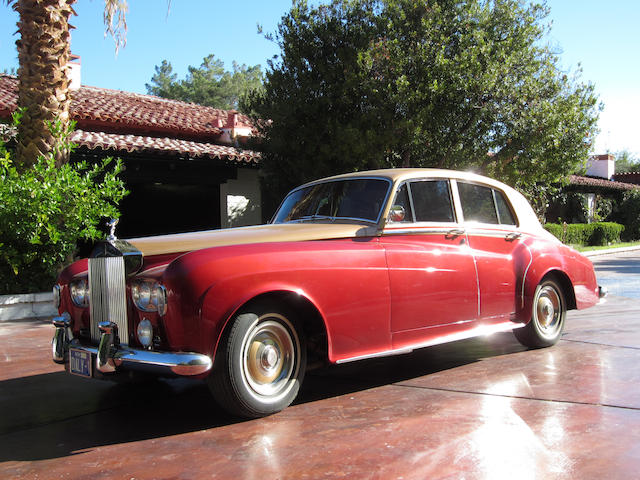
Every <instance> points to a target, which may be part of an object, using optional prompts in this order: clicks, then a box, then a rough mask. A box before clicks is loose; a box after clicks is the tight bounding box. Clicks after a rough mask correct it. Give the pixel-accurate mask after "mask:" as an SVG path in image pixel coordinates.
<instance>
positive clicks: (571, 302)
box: [517, 267, 576, 323]
mask: <svg viewBox="0 0 640 480" xmlns="http://www.w3.org/2000/svg"><path fill="white" fill-rule="evenodd" d="M547 279H552V280H554V281H555V282H556V283H557V284H558V285H559V287H560V288H561V289H562V293H563V295H564V299H565V303H566V309H567V310H574V309H575V308H576V294H575V290H574V288H573V282H571V278H570V277H569V275H567V273H566V272H564V271H563V270H562V269H560V268H558V267H551V268H549V269H547V270H546V271H545V272H544V273H543V274H542V275H540V276H535V277H532V276H527V281H526V283H525V285H526V288H525V291H524V297H523V302H522V308H521V309H520V310H519V311H518V314H517V318H518V319H519V321H521V322H522V323H529V320H530V319H531V309H532V308H533V297H534V295H535V292H536V288H537V287H538V285H540V283H542V282H544V281H545V280H547Z"/></svg>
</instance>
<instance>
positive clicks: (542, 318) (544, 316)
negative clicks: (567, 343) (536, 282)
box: [535, 285, 562, 335]
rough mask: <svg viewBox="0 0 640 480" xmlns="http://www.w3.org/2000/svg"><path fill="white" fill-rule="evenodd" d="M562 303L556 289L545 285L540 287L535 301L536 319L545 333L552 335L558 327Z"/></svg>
mask: <svg viewBox="0 0 640 480" xmlns="http://www.w3.org/2000/svg"><path fill="white" fill-rule="evenodd" d="M561 314H562V305H561V301H560V297H559V295H558V292H556V290H555V289H554V288H553V287H551V286H549V285H547V286H545V287H543V288H541V289H540V292H538V298H537V301H536V309H535V315H536V318H535V319H536V321H537V322H538V325H539V326H540V329H541V330H542V333H543V334H545V335H553V334H555V333H556V331H557V329H558V328H559V327H560V319H561V318H560V317H561Z"/></svg>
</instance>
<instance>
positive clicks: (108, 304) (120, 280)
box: [89, 256, 129, 345]
mask: <svg viewBox="0 0 640 480" xmlns="http://www.w3.org/2000/svg"><path fill="white" fill-rule="evenodd" d="M126 290H127V288H126V281H125V262H124V258H123V257H122V256H119V257H99V258H89V291H90V292H91V294H90V302H89V307H90V311H91V339H92V340H93V341H94V342H99V341H100V330H99V329H98V324H99V323H100V322H107V321H109V322H114V323H115V324H116V325H118V335H119V337H120V343H121V344H123V345H128V344H129V325H128V322H127V300H126Z"/></svg>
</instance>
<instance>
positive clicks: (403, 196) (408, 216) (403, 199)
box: [393, 183, 413, 223]
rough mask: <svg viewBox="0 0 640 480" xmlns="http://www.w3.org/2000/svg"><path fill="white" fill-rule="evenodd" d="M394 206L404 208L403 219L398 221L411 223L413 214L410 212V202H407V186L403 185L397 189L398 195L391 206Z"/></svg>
mask: <svg viewBox="0 0 640 480" xmlns="http://www.w3.org/2000/svg"><path fill="white" fill-rule="evenodd" d="M396 205H398V206H400V207H402V208H404V212H405V215H404V219H403V220H400V221H401V222H405V223H407V222H413V213H412V210H411V202H410V201H409V191H408V189H407V184H406V183H403V184H402V186H401V187H400V188H399V189H398V193H397V194H396V198H395V199H394V200H393V206H394V207H395V206H396Z"/></svg>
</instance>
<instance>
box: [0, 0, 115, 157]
mask: <svg viewBox="0 0 640 480" xmlns="http://www.w3.org/2000/svg"><path fill="white" fill-rule="evenodd" d="M75 1H76V0H6V3H7V4H9V5H11V6H12V7H13V9H14V10H16V11H17V12H18V14H19V16H20V19H19V21H18V32H19V33H20V38H19V39H18V40H17V41H16V46H17V47H18V64H19V67H18V108H19V109H20V111H21V112H22V116H21V119H20V124H19V126H18V143H17V146H16V160H17V164H18V165H21V166H22V168H27V167H28V166H30V165H32V164H33V163H34V162H35V161H36V159H37V158H38V156H39V155H42V154H44V153H47V152H52V151H53V152H56V160H57V161H58V162H60V163H62V162H65V161H67V160H68V152H64V151H61V149H59V148H58V149H57V148H56V146H57V145H56V142H57V137H56V136H55V135H53V134H52V132H51V128H50V126H51V125H52V124H55V123H56V122H59V126H60V127H62V128H65V129H66V128H67V127H68V126H69V120H70V119H69V107H70V105H71V93H70V91H69V78H68V76H67V69H68V68H69V67H68V63H69V57H70V39H71V36H70V33H69V28H70V25H69V18H70V17H71V16H72V15H75V12H74V10H73V4H74V3H75ZM126 11H127V2H126V1H125V0H105V10H104V20H105V25H106V28H107V32H109V33H111V34H112V35H113V37H114V39H115V40H116V50H117V49H118V47H119V46H121V45H124V35H125V32H126V24H125V20H124V14H125V13H126ZM114 20H115V21H114Z"/></svg>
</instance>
